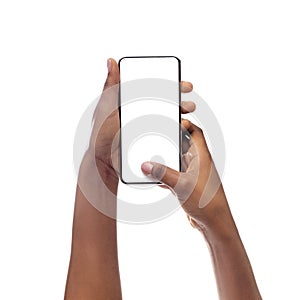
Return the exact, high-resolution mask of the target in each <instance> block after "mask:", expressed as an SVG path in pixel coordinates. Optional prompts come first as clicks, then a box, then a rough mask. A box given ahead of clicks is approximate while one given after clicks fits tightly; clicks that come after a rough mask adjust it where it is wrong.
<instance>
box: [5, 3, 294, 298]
mask: <svg viewBox="0 0 300 300" xmlns="http://www.w3.org/2000/svg"><path fill="white" fill-rule="evenodd" d="M298 5H299V1H296V0H295V1H291V0H286V1H267V0H259V1H258V0H253V1H237V0H236V1H233V0H228V1H183V2H181V1H180V2H179V1H155V0H153V1H151V2H150V1H149V3H143V2H141V1H119V2H117V1H106V2H105V1H32V0H29V1H20V0H19V1H2V2H1V4H0V30H1V47H0V51H1V58H0V59H1V62H0V72H1V75H0V76H1V78H0V80H1V81H0V82H1V95H0V99H1V110H0V122H1V124H0V130H1V158H0V160H1V161H0V170H1V207H0V230H1V232H0V236H1V239H0V241H1V248H0V249H1V250H0V251H1V255H0V276H1V278H0V281H1V289H0V298H1V299H5V300H10V299H32V300H33V299H45V300H46V299H51V300H53V299H62V297H63V293H64V285H65V278H66V273H67V267H68V259H69V253H70V239H71V223H72V213H73V203H74V192H75V183H76V179H75V176H74V173H73V164H72V147H73V137H74V133H75V129H76V126H77V122H78V120H79V118H80V116H81V114H82V113H83V111H84V110H85V108H86V107H87V105H88V104H89V103H90V101H92V100H93V99H94V98H95V97H96V96H97V95H98V94H99V92H100V90H101V88H102V85H103V83H104V80H105V77H106V58H108V57H115V58H117V59H118V58H120V57H122V56H125V55H176V56H178V57H180V58H181V59H182V78H183V79H185V80H189V81H192V82H193V83H194V88H195V90H196V91H197V92H198V93H199V94H200V95H201V96H202V97H203V98H204V99H205V100H206V101H207V102H208V103H209V104H210V106H211V108H212V109H213V110H214V112H215V114H216V116H217V118H218V119H219V122H220V124H221V126H222V129H223V133H224V137H225V141H226V148H227V161H226V172H225V177H224V186H225V189H226V192H227V196H228V199H229V202H230V205H231V208H232V211H233V214H234V216H235V219H236V222H237V225H238V228H239V230H240V233H241V236H242V238H243V241H244V244H245V246H246V248H247V251H248V255H249V257H250V259H251V262H252V266H253V268H254V272H255V275H256V278H257V282H258V284H259V287H260V290H261V293H262V295H263V297H264V299H299V298H300V292H299V287H298V285H299V269H300V262H299V252H300V246H299V229H300V220H299V200H300V197H299V167H300V160H299V152H300V146H299V142H298V140H299V125H300V121H299V105H298V104H299V101H300V89H299V81H300V71H299V70H300V58H299V57H300V56H299V53H300V42H299V28H300V18H299V13H300V10H299V6H298ZM119 234H120V237H119V243H120V266H121V275H122V285H123V295H124V299H126V300H127V299H128V300H134V299H217V293H216V286H215V283H214V277H213V272H212V268H211V264H210V257H209V254H208V251H207V247H206V245H205V243H204V241H203V239H202V237H201V235H200V234H199V233H198V232H197V231H195V230H193V229H192V228H190V226H189V224H188V223H187V221H186V218H185V216H184V214H183V213H182V212H178V213H176V214H174V215H172V216H171V217H169V218H168V219H165V220H163V221H161V222H158V223H154V224H151V225H140V226H133V225H124V224H120V226H119Z"/></svg>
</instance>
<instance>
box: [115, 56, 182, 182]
mask: <svg viewBox="0 0 300 300" xmlns="http://www.w3.org/2000/svg"><path fill="white" fill-rule="evenodd" d="M125 58H137V59H139V58H175V59H176V60H177V61H178V102H179V105H178V112H179V113H178V115H179V120H178V122H179V126H178V127H179V128H178V134H179V153H178V159H179V171H180V172H181V167H182V166H181V156H182V149H181V145H182V130H181V61H180V59H179V58H178V57H177V56H173V55H167V56H164V55H162V56H123V57H122V58H120V59H119V61H118V67H119V72H120V84H119V93H118V110H119V120H120V154H119V167H120V180H121V182H123V183H124V184H162V183H161V182H160V181H143V182H127V181H125V180H124V179H123V177H122V126H121V78H122V73H121V61H122V60H123V59H125Z"/></svg>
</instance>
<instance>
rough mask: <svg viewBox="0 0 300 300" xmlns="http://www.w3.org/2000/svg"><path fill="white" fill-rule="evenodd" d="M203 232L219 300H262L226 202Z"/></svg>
mask: <svg viewBox="0 0 300 300" xmlns="http://www.w3.org/2000/svg"><path fill="white" fill-rule="evenodd" d="M202 231H203V233H204V236H205V239H206V241H207V243H208V245H209V249H210V252H211V256H212V261H213V266H214V271H215V276H216V280H217V286H218V292H219V297H220V299H221V300H241V299H243V300H244V299H245V300H246V299H251V300H258V299H262V298H261V296H260V293H259V290H258V287H257V284H256V281H255V278H254V275H253V271H252V268H251V264H250V261H249V259H248V256H247V253H246V251H245V248H244V246H243V244H242V241H241V238H240V236H239V233H238V230H237V228H236V226H235V223H234V220H233V218H232V215H231V213H230V209H229V207H228V204H227V202H226V200H225V204H224V207H222V210H219V211H217V213H216V214H215V218H214V222H213V223H212V225H211V226H205V227H204V228H202Z"/></svg>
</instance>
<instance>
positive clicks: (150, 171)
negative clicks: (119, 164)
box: [141, 161, 180, 188]
mask: <svg viewBox="0 0 300 300" xmlns="http://www.w3.org/2000/svg"><path fill="white" fill-rule="evenodd" d="M141 169H142V171H143V173H144V174H145V175H148V176H151V177H152V178H153V179H156V180H158V181H160V182H162V183H164V184H166V185H168V186H169V187H171V188H174V187H175V186H176V184H177V182H178V180H179V177H180V172H177V171H176V170H174V169H171V168H169V167H166V166H164V165H162V164H159V163H156V162H150V161H147V162H144V163H143V164H142V166H141Z"/></svg>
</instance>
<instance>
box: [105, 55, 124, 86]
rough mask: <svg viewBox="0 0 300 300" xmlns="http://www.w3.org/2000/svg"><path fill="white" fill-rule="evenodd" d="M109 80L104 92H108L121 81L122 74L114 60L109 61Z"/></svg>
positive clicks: (106, 82) (107, 79)
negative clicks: (107, 90)
mask: <svg viewBox="0 0 300 300" xmlns="http://www.w3.org/2000/svg"><path fill="white" fill-rule="evenodd" d="M107 71H108V73H107V78H106V81H105V84H104V88H103V90H106V89H108V88H110V87H112V86H114V85H116V84H118V83H119V81H120V72H119V67H118V64H117V62H116V61H115V60H114V59H113V58H109V59H108V60H107Z"/></svg>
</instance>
